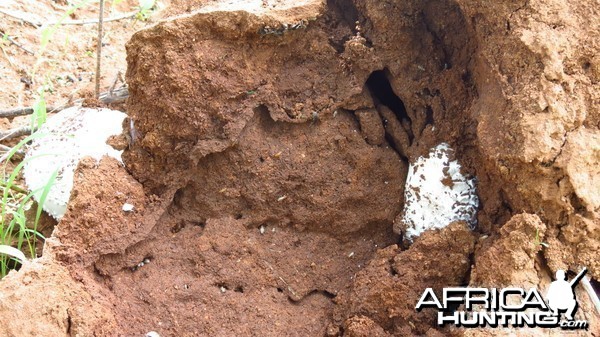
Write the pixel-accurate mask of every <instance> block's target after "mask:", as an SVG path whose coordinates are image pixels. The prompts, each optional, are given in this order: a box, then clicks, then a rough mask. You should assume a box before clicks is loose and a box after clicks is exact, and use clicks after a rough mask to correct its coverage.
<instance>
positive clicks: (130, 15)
mask: <svg viewBox="0 0 600 337" xmlns="http://www.w3.org/2000/svg"><path fill="white" fill-rule="evenodd" d="M137 13H138V11H135V12H129V13H124V14H122V15H117V16H113V17H111V18H108V19H104V20H102V21H103V22H110V21H118V20H123V19H130V18H133V17H135V16H136V14H137ZM0 14H4V15H7V16H10V17H12V18H15V19H17V20H20V21H23V22H26V23H28V24H30V25H32V26H34V27H36V28H39V27H42V26H52V25H65V26H66V25H92V24H97V23H98V22H99V20H98V19H84V20H65V21H50V22H45V23H42V22H36V21H32V20H29V19H27V18H25V17H23V16H20V15H18V14H14V13H11V12H7V11H5V10H3V9H0Z"/></svg>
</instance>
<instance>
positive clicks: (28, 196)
mask: <svg viewBox="0 0 600 337" xmlns="http://www.w3.org/2000/svg"><path fill="white" fill-rule="evenodd" d="M44 136H45V135H44V134H42V133H39V132H38V133H34V134H32V135H30V136H28V137H26V138H25V139H23V140H22V141H21V142H19V143H18V144H17V145H16V146H15V147H13V148H12V149H11V150H10V151H9V153H8V156H7V159H6V161H5V163H4V167H3V170H2V179H1V180H0V189H1V190H2V200H1V202H0V278H2V277H4V276H5V275H6V274H7V273H8V272H9V271H10V270H11V269H14V268H15V267H17V266H18V265H19V264H20V263H21V262H22V261H21V260H22V259H23V257H25V258H35V257H37V256H36V246H37V243H38V240H39V239H41V240H43V239H44V237H43V235H42V234H41V233H39V232H38V230H37V228H38V225H39V221H40V218H41V214H42V206H41V205H43V204H44V201H45V200H46V197H47V196H48V193H49V192H50V189H51V188H52V186H53V185H54V183H55V182H56V178H57V175H58V171H55V172H54V173H53V174H52V176H51V177H50V179H49V180H48V182H47V183H46V185H45V186H44V187H43V188H41V189H39V190H36V191H31V192H29V191H27V189H25V188H23V187H21V186H18V185H17V184H16V179H17V178H18V177H19V175H20V173H21V171H22V169H23V167H24V166H25V165H26V163H27V162H28V161H30V160H33V159H35V158H36V157H31V158H27V159H26V160H23V161H21V162H20V163H19V164H18V165H17V166H16V167H14V168H13V169H12V170H9V169H8V162H9V161H10V160H11V158H12V157H13V156H14V154H15V153H16V152H17V151H19V150H20V149H23V148H24V147H25V145H26V144H27V143H28V142H30V141H32V140H34V139H38V138H41V137H44ZM36 193H39V194H40V202H39V203H37V204H36V203H35V202H34V200H33V196H34V195H35V194H36ZM34 205H36V207H37V208H36V212H35V218H34V219H33V220H31V219H27V211H28V210H30V209H31V207H33V206H34ZM28 220H29V221H28ZM9 247H14V248H16V250H17V251H21V252H23V253H24V255H19V254H16V253H15V250H11V249H10V248H9Z"/></svg>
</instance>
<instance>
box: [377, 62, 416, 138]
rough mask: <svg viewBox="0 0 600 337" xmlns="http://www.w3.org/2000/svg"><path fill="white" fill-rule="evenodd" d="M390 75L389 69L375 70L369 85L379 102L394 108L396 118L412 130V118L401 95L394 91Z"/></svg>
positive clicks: (411, 136)
mask: <svg viewBox="0 0 600 337" xmlns="http://www.w3.org/2000/svg"><path fill="white" fill-rule="evenodd" d="M389 76H390V72H389V70H387V69H384V70H377V71H374V72H373V73H372V74H371V75H370V76H369V78H368V79H367V83H366V84H367V87H368V88H369V91H370V92H371V95H372V96H373V98H374V99H375V100H376V101H378V103H380V104H383V105H385V106H386V107H388V108H389V109H390V110H392V111H393V112H394V114H395V115H396V118H398V121H400V123H402V124H405V125H406V124H407V125H408V126H409V128H408V130H410V125H411V123H412V120H411V119H410V117H409V116H408V113H407V112H406V107H405V106H404V102H402V100H401V99H400V97H398V95H396V93H395V92H394V89H393V88H392V85H391V84H390V81H389V79H388V77H389ZM409 139H410V141H411V142H412V139H413V135H412V133H410V132H409Z"/></svg>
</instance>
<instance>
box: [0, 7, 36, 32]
mask: <svg viewBox="0 0 600 337" xmlns="http://www.w3.org/2000/svg"><path fill="white" fill-rule="evenodd" d="M0 14H4V15H6V16H10V17H11V18H14V19H17V20H20V21H23V22H25V23H28V24H30V25H32V26H34V27H35V28H40V26H41V24H40V23H38V22H34V21H31V20H29V19H27V18H24V17H22V16H21V15H18V14H14V13H11V12H8V11H6V10H4V9H0Z"/></svg>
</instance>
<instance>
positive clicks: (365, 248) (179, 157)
mask: <svg viewBox="0 0 600 337" xmlns="http://www.w3.org/2000/svg"><path fill="white" fill-rule="evenodd" d="M181 3H186V4H190V2H188V1H182V2H181ZM186 6H187V5H186ZM548 6H550V7H552V8H555V9H556V10H547V8H549V7H548ZM589 6H592V7H594V6H597V5H596V4H589ZM183 11H187V10H186V9H184V10H183ZM175 12H177V11H175ZM588 13H589V11H587V10H585V8H584V7H582V5H580V4H579V3H578V4H566V3H554V2H553V1H544V2H536V1H533V2H532V1H529V2H527V4H512V3H511V4H508V3H503V2H499V3H488V2H480V1H467V0H456V1H443V2H434V1H392V2H387V1H386V2H383V1H341V0H339V1H338V0H331V1H326V2H324V1H302V2H292V1H239V2H235V3H229V2H220V1H216V2H210V4H208V5H206V6H205V7H202V8H200V9H199V10H197V11H193V12H191V13H189V14H186V15H183V16H180V17H177V18H173V19H168V20H165V21H164V22H161V23H159V24H157V25H155V26H153V27H151V28H149V29H145V30H142V31H140V32H138V33H136V34H135V35H134V36H133V37H132V39H131V41H130V42H129V43H128V45H127V51H128V56H127V61H128V71H127V82H128V84H129V92H130V98H129V101H128V115H129V119H128V120H126V122H125V124H124V125H125V127H126V135H125V138H126V144H125V143H124V141H123V139H121V142H120V144H121V146H122V147H126V149H125V152H124V153H123V159H124V166H125V167H122V166H121V165H120V164H119V163H117V162H116V161H111V160H103V161H101V162H100V163H95V162H91V161H85V162H83V163H82V164H81V165H80V168H79V171H78V173H77V174H76V185H75V188H74V192H73V196H72V198H71V202H70V205H69V209H68V211H67V213H66V214H65V217H64V219H63V220H62V221H61V222H60V224H59V225H58V227H57V229H56V231H55V233H54V234H53V240H55V241H56V242H55V244H54V245H52V246H50V247H51V249H49V250H47V252H46V254H47V257H46V258H47V259H49V260H51V261H52V262H53V263H55V264H57V266H58V267H60V268H63V269H65V270H68V271H69V274H68V276H66V273H63V274H61V275H63V276H62V277H65V278H67V279H68V282H71V283H75V284H77V287H76V288H74V289H81V291H83V292H85V294H88V295H89V294H93V296H91V295H90V296H91V297H90V296H88V297H86V296H83V297H81V298H82V300H81V303H83V304H85V305H88V306H91V307H93V308H92V309H90V310H95V311H94V312H98V314H96V315H93V316H91V317H90V321H88V322H85V324H84V323H81V322H80V321H79V320H73V319H72V320H71V323H69V324H70V327H68V328H67V329H65V328H64V326H63V325H64V324H63V322H62V321H61V322H60V323H56V325H57V326H58V327H59V328H60V329H62V330H60V329H59V330H60V331H61V332H60V333H57V334H56V336H61V335H62V336H67V335H73V331H75V330H76V329H82V330H81V331H86V332H87V331H90V332H93V333H95V334H96V335H107V336H108V335H123V336H143V335H144V334H146V333H147V332H149V331H157V332H159V333H160V335H161V336H198V335H210V336H213V335H217V336H228V335H269V336H281V335H290V334H295V335H299V336H322V335H328V336H341V335H345V336H408V335H428V336H442V335H448V334H452V335H457V336H460V335H477V334H476V333H474V332H473V331H477V333H480V334H483V333H487V334H489V335H490V336H501V335H503V333H504V332H506V331H504V330H493V329H489V330H472V331H468V330H461V329H455V328H448V327H444V328H440V327H438V326H437V325H436V321H435V319H436V313H435V312H434V311H433V310H423V311H421V312H417V311H415V309H414V307H415V304H416V303H417V301H418V300H419V297H420V295H421V294H422V292H423V291H424V289H426V288H433V289H434V290H435V291H436V292H438V293H439V291H440V290H441V289H442V288H444V287H451V286H467V285H470V286H483V287H502V286H515V287H538V289H541V291H542V292H543V290H545V289H547V287H548V285H549V283H550V282H551V281H552V275H553V273H554V272H555V271H556V270H557V269H565V270H571V271H576V272H577V271H579V269H580V266H582V265H583V266H586V267H587V268H588V269H589V272H590V275H591V276H593V277H595V278H598V277H599V276H600V267H599V266H598V259H597V253H598V247H599V243H598V242H599V240H600V231H599V230H598V229H599V228H600V224H599V222H598V218H599V214H598V211H599V206H600V205H599V204H598V203H599V202H600V198H599V197H598V195H597V193H598V191H600V186H598V183H599V181H598V176H600V174H599V172H598V166H597V165H596V164H597V163H598V162H599V161H600V150H599V149H600V142H598V141H597V140H598V134H599V132H600V131H599V130H598V129H599V127H600V125H598V122H599V121H600V118H599V117H598V113H597V111H595V110H594V109H593V108H592V107H593V104H594V102H596V103H597V101H598V97H599V96H598V95H600V92H598V89H597V88H595V87H593V86H591V84H594V83H596V82H597V80H598V78H597V76H596V77H594V76H595V75H594V74H595V72H594V71H595V70H594V69H596V68H598V67H596V65H595V63H594V62H595V61H597V60H596V58H594V57H593V55H595V54H596V53H597V52H599V50H597V49H598V47H597V46H595V45H594V44H593V43H590V41H591V40H590V39H591V38H590V37H587V35H586V34H591V35H593V29H592V28H590V27H599V26H600V25H599V24H598V20H599V18H598V17H596V16H594V15H588ZM582 22H583V23H585V27H581V30H578V29H579V28H578V27H580V23H582ZM567 36H571V37H574V38H575V42H569V41H568V40H567V39H566V37H567ZM555 38H556V39H555ZM553 41H558V42H557V43H558V45H557V46H554V45H552V43H554V42H553ZM555 47H556V48H555ZM442 142H445V143H448V144H449V145H450V146H451V147H452V148H453V149H455V150H456V152H455V155H456V158H455V159H457V160H458V161H460V162H461V165H462V170H463V171H464V173H465V174H467V175H470V176H473V177H476V180H477V185H478V186H477V188H478V189H477V190H478V200H479V203H480V204H481V206H480V209H479V212H478V215H477V226H476V228H475V230H474V231H473V230H471V229H470V228H469V227H468V226H467V225H466V224H465V223H463V222H454V223H452V224H450V225H449V226H448V227H446V228H443V229H439V230H435V231H426V232H424V233H423V234H422V236H420V237H417V238H415V239H414V242H410V241H402V240H401V239H400V238H401V236H400V235H398V234H402V233H394V231H393V223H394V219H395V218H397V217H398V215H399V214H401V212H402V209H403V206H404V200H403V198H404V185H405V182H406V177H407V170H408V167H409V163H411V162H414V160H415V159H416V158H418V157H419V156H422V155H424V154H426V153H428V151H429V150H430V149H431V148H433V147H435V146H437V145H438V144H440V143H442ZM445 183H446V184H447V186H448V185H451V184H452V181H446V182H445ZM124 204H130V205H133V206H134V208H133V210H132V211H131V210H127V208H124V207H123V206H124ZM399 231H400V232H401V231H402V229H400V230H399ZM53 242H54V241H53ZM542 243H544V244H543V245H542ZM24 269H25V268H24ZM23 275H26V273H19V274H17V275H16V276H14V277H20V278H23V277H25V276H23ZM68 282H67V283H66V284H71V283H68ZM577 294H578V299H579V300H580V303H581V310H580V311H582V312H583V313H580V314H579V315H580V316H578V317H582V319H586V320H588V322H590V328H591V329H596V330H595V331H597V329H598V322H599V317H598V314H597V313H595V312H594V310H593V307H592V305H591V304H590V303H591V302H590V298H589V297H587V295H586V294H585V293H583V292H582V291H581V290H579V292H578V293H577ZM92 300H93V301H95V302H97V303H96V305H97V306H92V303H90V301H92ZM65 303H66V304H64V307H65V308H67V309H65V310H67V311H69V312H70V310H72V309H71V308H73V307H74V306H77V305H80V304H81V303H79V302H77V301H72V300H71V298H70V297H69V298H68V299H67V301H66V302H65ZM61 310H62V309H61ZM61 312H62V311H61ZM0 314H1V313H0ZM52 317H54V316H52ZM62 317H64V315H62V314H61V315H60V318H61V319H62ZM48 324H52V323H48ZM61 324H62V325H61ZM98 327H102V328H101V329H100V328H98ZM7 329H8V328H7ZM85 329H87V330H85ZM98 329H100V330H98ZM7 331H12V330H7ZM38 331H39V330H38ZM107 331H110V332H107ZM532 333H535V332H532ZM576 333H577V332H576ZM32 334H33V332H32Z"/></svg>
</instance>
